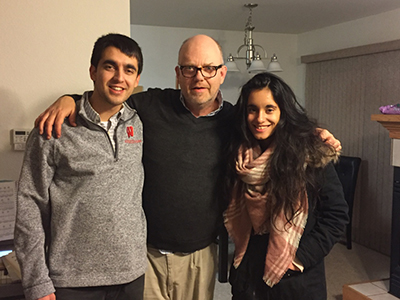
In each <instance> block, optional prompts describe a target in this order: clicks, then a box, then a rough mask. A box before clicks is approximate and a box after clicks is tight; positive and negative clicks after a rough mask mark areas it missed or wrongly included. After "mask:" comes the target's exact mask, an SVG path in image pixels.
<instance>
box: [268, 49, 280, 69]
mask: <svg viewBox="0 0 400 300" xmlns="http://www.w3.org/2000/svg"><path fill="white" fill-rule="evenodd" d="M267 71H268V72H282V71H283V70H282V67H281V65H280V64H279V62H278V58H277V57H276V55H275V53H274V55H273V56H272V57H271V62H270V63H269V65H268V68H267Z"/></svg>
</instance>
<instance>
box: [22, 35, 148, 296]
mask: <svg viewBox="0 0 400 300" xmlns="http://www.w3.org/2000/svg"><path fill="white" fill-rule="evenodd" d="M142 61H143V59H142V53H141V50H140V48H139V46H138V44H137V43H136V42H135V41H133V40H132V39H131V38H129V37H126V36H123V35H120V34H108V35H105V36H102V37H100V38H99V39H98V40H97V41H96V43H95V45H94V48H93V53H92V58H91V66H90V77H91V79H92V80H93V82H94V90H93V92H90V93H85V94H84V95H83V97H82V99H81V100H80V101H78V107H79V113H78V118H77V125H78V126H77V127H72V126H71V125H70V124H69V123H68V121H65V123H64V124H63V127H62V128H63V133H64V134H63V136H62V138H60V139H50V140H48V139H47V138H46V137H44V136H41V135H39V134H38V129H36V128H35V129H34V130H33V131H32V133H31V135H30V137H29V139H28V141H27V149H26V153H25V158H24V162H23V166H22V170H21V176H20V180H19V189H18V198H17V220H16V227H15V249H16V254H17V258H18V261H19V263H20V266H21V271H22V285H23V288H24V293H25V297H26V299H27V300H33V299H45V300H54V299H56V298H57V300H64V299H71V300H72V299H121V300H122V299H131V300H141V299H143V285H144V272H145V269H146V266H147V261H146V220H145V216H144V213H143V209H142V187H143V178H144V174H143V167H142V144H143V143H142V140H143V135H142V123H141V121H140V119H139V117H138V115H137V113H136V111H135V110H133V109H131V108H129V107H128V106H126V105H125V104H124V102H125V100H126V99H127V98H128V97H129V96H130V95H131V94H132V92H133V89H134V88H135V87H136V86H137V85H138V83H139V78H140V73H141V71H142V64H143V62H142ZM127 166H129V167H127Z"/></svg>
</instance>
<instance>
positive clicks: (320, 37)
mask: <svg viewBox="0 0 400 300" xmlns="http://www.w3.org/2000/svg"><path fill="white" fill-rule="evenodd" d="M399 28H400V9H396V10H392V11H390V12H386V13H382V14H378V15H375V16H371V17H367V18H362V19H358V20H355V21H351V22H346V23H342V24H339V25H335V26H330V27H326V28H323V29H320V30H315V31H310V32H306V33H303V34H300V35H299V36H298V60H299V61H298V65H299V70H298V73H297V74H298V76H299V77H298V82H297V86H298V87H299V90H298V93H299V95H300V97H303V98H304V83H305V65H301V64H300V57H301V56H302V55H309V54H318V53H324V52H329V51H334V50H339V49H346V48H351V47H357V46H362V45H369V44H375V43H381V42H387V41H392V40H398V39H400V30H399Z"/></svg>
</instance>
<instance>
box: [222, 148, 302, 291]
mask: <svg viewBox="0 0 400 300" xmlns="http://www.w3.org/2000/svg"><path fill="white" fill-rule="evenodd" d="M272 152H273V149H267V150H266V151H265V152H263V153H261V149H260V147H259V146H257V147H255V148H250V149H246V148H244V147H243V146H242V147H241V148H240V150H239V153H238V157H237V161H236V170H237V173H238V175H239V178H240V180H239V181H237V182H236V184H235V186H234V190H233V193H232V195H233V196H232V199H231V202H230V204H229V206H228V209H227V210H226V211H225V226H226V228H227V230H228V233H229V235H230V237H231V238H232V240H233V242H234V244H235V258H234V262H233V265H234V267H235V268H237V267H238V266H239V265H240V263H241V261H242V259H243V256H244V254H245V252H246V249H247V245H248V243H249V239H250V235H251V232H252V229H253V230H254V233H255V234H266V233H268V232H269V234H270V236H269V241H268V251H267V255H266V259H265V268H264V276H263V280H264V281H265V283H266V284H267V285H268V286H270V287H273V286H274V285H275V284H277V283H278V282H279V281H280V280H281V278H282V277H283V275H284V274H285V273H286V272H287V270H288V269H289V266H290V265H291V264H292V262H293V260H294V258H295V255H296V251H297V248H298V246H299V242H300V239H301V236H302V234H303V232H304V227H305V225H306V223H307V217H308V201H307V193H306V190H304V193H303V194H302V195H300V197H299V205H300V203H302V204H303V206H302V210H300V211H298V212H297V213H296V215H295V216H294V219H293V221H292V222H291V223H288V222H287V220H286V218H285V214H284V212H283V211H282V212H281V213H280V214H279V215H278V216H276V218H274V217H272V216H267V214H266V212H267V211H268V206H269V205H270V203H269V202H268V194H267V192H266V191H265V186H266V185H265V184H266V183H267V182H268V180H269V177H268V174H267V173H266V166H267V162H268V158H269V157H270V155H271V154H272ZM260 154H261V155H260ZM243 185H244V189H243V188H242V187H243ZM243 190H244V191H245V192H244V194H243V192H242V191H243ZM273 220H275V223H274V224H272V222H273Z"/></svg>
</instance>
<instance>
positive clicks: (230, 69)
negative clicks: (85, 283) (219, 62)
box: [225, 61, 239, 72]
mask: <svg viewBox="0 0 400 300" xmlns="http://www.w3.org/2000/svg"><path fill="white" fill-rule="evenodd" d="M225 66H226V67H227V68H228V72H239V69H238V67H237V65H236V63H235V62H234V61H227V62H226V64H225Z"/></svg>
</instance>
